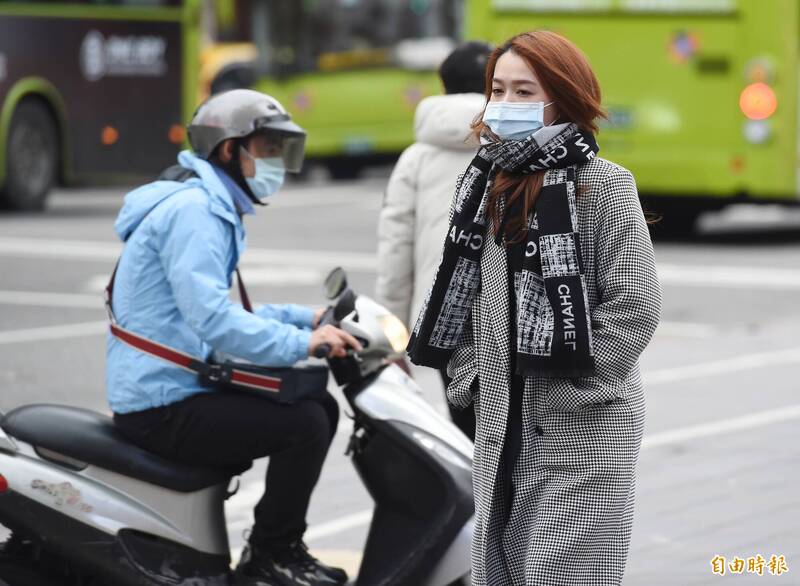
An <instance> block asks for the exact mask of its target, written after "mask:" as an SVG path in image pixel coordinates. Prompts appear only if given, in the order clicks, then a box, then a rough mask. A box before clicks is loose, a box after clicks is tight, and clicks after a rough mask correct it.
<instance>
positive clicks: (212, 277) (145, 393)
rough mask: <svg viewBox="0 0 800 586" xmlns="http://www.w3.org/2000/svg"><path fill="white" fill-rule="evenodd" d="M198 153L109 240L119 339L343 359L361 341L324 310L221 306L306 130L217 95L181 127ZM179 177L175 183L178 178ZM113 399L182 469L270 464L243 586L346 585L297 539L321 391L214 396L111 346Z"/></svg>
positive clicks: (129, 200) (271, 358)
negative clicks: (253, 224)
mask: <svg viewBox="0 0 800 586" xmlns="http://www.w3.org/2000/svg"><path fill="white" fill-rule="evenodd" d="M188 131H189V142H190V144H191V146H192V149H193V152H189V151H184V152H182V153H181V154H180V155H179V157H178V162H179V164H180V165H179V167H177V168H175V167H173V168H172V169H171V170H170V172H169V173H167V174H166V175H165V176H164V177H162V179H161V180H159V181H155V182H153V183H149V184H147V185H144V186H142V187H140V188H138V189H136V190H134V191H133V192H131V193H129V194H128V195H127V196H126V197H125V203H124V205H123V207H122V210H121V211H120V213H119V216H118V218H117V220H116V224H115V229H116V232H117V234H118V235H119V236H120V238H121V239H122V240H123V241H124V242H125V248H124V251H123V254H122V256H121V258H120V262H119V265H118V268H117V272H116V278H115V283H114V297H113V311H114V315H115V317H116V320H117V323H118V324H119V325H120V326H121V327H122V328H125V329H126V330H129V331H132V332H135V333H136V334H138V335H139V336H142V337H145V338H148V339H150V340H152V341H154V342H157V343H159V344H163V345H165V346H170V347H172V348H175V349H177V350H180V351H182V352H184V353H186V354H189V355H192V356H207V355H208V354H209V352H210V351H211V349H213V350H216V351H220V352H224V353H226V354H230V355H233V356H236V357H239V358H243V359H246V360H249V361H251V362H253V363H257V364H263V365H267V366H289V365H292V364H294V363H295V362H297V361H298V360H301V359H303V358H306V357H307V356H309V355H311V354H313V353H314V351H315V349H316V348H317V347H319V346H320V345H322V344H328V345H329V346H330V347H331V351H330V355H331V356H343V355H344V354H345V352H346V350H347V348H348V347H353V348H356V349H360V346H359V343H358V341H357V340H356V339H355V338H353V337H352V336H350V335H349V334H347V333H346V332H344V331H342V330H340V329H337V328H334V327H333V326H322V327H319V328H317V327H316V326H317V322H318V321H319V317H320V315H321V311H317V312H315V311H313V310H312V309H310V308H306V307H301V306H297V305H264V306H261V307H257V308H256V309H255V310H254V313H249V312H247V311H245V309H244V308H243V307H242V306H241V305H239V304H236V303H233V302H232V301H231V300H230V299H229V297H228V291H229V289H230V286H231V282H232V273H233V272H234V269H235V267H236V265H237V264H238V261H239V257H240V255H241V253H242V251H243V249H244V245H245V231H244V226H243V222H242V217H243V216H245V215H248V214H252V213H254V211H255V208H256V206H258V205H259V204H262V203H263V200H264V199H266V198H268V197H269V196H271V195H273V194H274V193H275V192H276V191H277V190H278V188H279V187H280V186H281V183H282V182H283V177H284V171H290V172H291V171H295V172H296V171H299V169H300V165H301V164H302V160H303V146H304V141H305V132H304V131H303V129H302V128H300V127H299V126H298V125H297V124H295V123H294V122H292V121H291V118H290V116H289V114H288V113H287V112H286V110H285V109H284V108H283V106H281V105H280V104H279V103H278V102H277V101H276V100H275V99H273V98H271V97H269V96H267V95H264V94H262V93H259V92H256V91H252V90H232V91H229V92H225V93H222V94H219V95H216V96H213V97H211V98H210V99H209V100H207V101H206V102H205V103H204V104H203V105H202V106H200V108H199V109H198V110H197V112H196V114H195V116H194V119H193V120H192V122H191V124H190V126H189V128H188ZM176 171H177V172H176ZM107 388H108V401H109V404H110V406H111V409H112V410H113V412H114V421H115V423H116V425H117V426H118V428H119V429H120V431H121V432H122V433H123V434H125V435H126V436H127V437H128V438H129V439H130V440H131V441H133V442H134V443H136V444H138V445H140V446H142V447H143V448H145V449H148V450H150V451H153V452H156V453H158V454H160V455H162V456H164V457H167V458H170V459H174V460H177V461H183V462H186V463H190V464H197V465H206V466H218V467H231V466H236V465H240V464H241V463H242V462H248V461H251V460H253V459H256V458H260V457H264V456H270V463H269V469H268V472H267V478H266V490H265V493H264V496H263V497H262V498H261V500H260V501H259V503H258V505H257V506H256V508H255V512H254V516H255V524H254V526H253V530H252V532H251V534H250V537H249V546H248V547H247V548H245V552H244V554H243V556H242V561H241V562H240V564H239V567H238V568H237V570H236V576H237V583H239V584H269V585H275V586H284V585H286V586H289V585H292V586H293V585H295V584H304V585H317V584H326V585H330V584H343V583H345V582H346V580H347V576H346V574H345V573H344V571H343V570H340V569H338V568H331V567H329V566H326V565H324V564H323V563H321V562H320V561H319V560H317V559H315V558H314V557H312V556H311V555H310V554H309V553H308V551H307V548H306V546H305V544H304V543H303V541H302V537H303V533H304V531H305V529H306V522H305V516H306V512H307V509H308V504H309V499H310V496H311V492H312V491H313V489H314V486H315V485H316V483H317V480H318V478H319V473H320V470H321V468H322V464H323V462H324V460H325V457H326V454H327V451H328V448H329V446H330V443H331V441H332V439H333V437H334V434H335V432H336V427H337V423H338V417H339V413H338V406H337V403H336V401H335V399H334V398H333V397H332V396H331V395H330V394H329V393H328V392H327V391H326V390H325V389H320V392H319V393H318V394H315V395H313V396H312V397H311V398H306V399H303V400H300V401H298V402H296V403H293V404H290V405H287V404H281V403H277V402H274V401H270V400H268V399H265V398H262V397H259V396H256V395H250V394H245V393H222V392H216V391H213V390H212V389H210V388H208V387H206V386H203V385H202V384H200V382H199V381H198V379H197V376H196V375H195V374H193V373H191V372H188V371H185V370H181V369H180V368H177V367H176V366H174V365H172V364H170V363H168V362H165V361H162V360H159V359H158V358H155V357H152V356H150V355H147V354H145V353H142V352H140V351H139V350H137V349H135V348H132V347H130V346H127V345H126V344H124V343H123V342H121V341H120V340H118V339H117V338H115V337H114V336H109V339H108V346H107Z"/></svg>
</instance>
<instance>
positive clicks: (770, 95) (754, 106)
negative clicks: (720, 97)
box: [739, 81, 778, 120]
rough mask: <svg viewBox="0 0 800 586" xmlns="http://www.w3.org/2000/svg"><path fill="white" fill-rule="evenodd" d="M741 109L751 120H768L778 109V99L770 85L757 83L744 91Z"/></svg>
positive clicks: (741, 98) (740, 101) (741, 97)
mask: <svg viewBox="0 0 800 586" xmlns="http://www.w3.org/2000/svg"><path fill="white" fill-rule="evenodd" d="M739 108H740V109H741V110H742V114H744V115H745V116H747V117H748V118H749V119H750V120H766V119H767V118H769V117H770V116H772V115H773V114H774V113H775V110H777V109H778V97H777V96H776V95H775V90H773V89H772V88H771V87H770V86H769V85H767V84H766V83H764V82H762V81H757V82H755V83H751V84H750V85H748V86H747V87H745V88H744V89H743V90H742V93H741V95H740V96H739Z"/></svg>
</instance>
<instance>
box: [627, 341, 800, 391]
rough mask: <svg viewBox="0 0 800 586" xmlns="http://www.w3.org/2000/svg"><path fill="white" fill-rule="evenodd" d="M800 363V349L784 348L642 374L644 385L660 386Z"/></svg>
mask: <svg viewBox="0 0 800 586" xmlns="http://www.w3.org/2000/svg"><path fill="white" fill-rule="evenodd" d="M797 362H800V348H786V349H784V350H773V351H771V352H756V353H753V354H743V355H741V356H735V357H733V358H723V359H721V360H711V361H709V362H701V363H699V364H689V365H687V366H673V367H670V368H661V369H658V370H652V371H650V372H644V373H642V378H643V379H644V384H645V385H661V384H665V383H671V382H676V381H682V380H687V379H692V378H703V377H708V376H715V375H728V374H732V373H734V372H741V371H743V370H754V369H758V368H764V367H766V366H785V365H787V364H795V363H797Z"/></svg>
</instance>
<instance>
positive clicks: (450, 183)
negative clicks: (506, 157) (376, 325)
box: [376, 94, 485, 326]
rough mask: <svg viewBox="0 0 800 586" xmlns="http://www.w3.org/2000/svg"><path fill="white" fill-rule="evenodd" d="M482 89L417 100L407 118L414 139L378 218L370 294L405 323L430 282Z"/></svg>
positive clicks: (471, 148)
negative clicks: (373, 288)
mask: <svg viewBox="0 0 800 586" xmlns="http://www.w3.org/2000/svg"><path fill="white" fill-rule="evenodd" d="M484 103H485V100H484V97H483V95H482V94H449V95H444V96H431V97H428V98H425V99H424V100H423V101H421V102H420V103H419V106H417V111H416V114H415V116H414V135H415V139H416V142H415V143H414V144H412V145H411V146H410V147H408V148H407V149H406V150H405V151H404V152H403V154H402V155H401V156H400V159H399V160H398V161H397V165H396V166H395V168H394V171H392V176H391V178H390V179H389V185H388V187H387V189H386V197H385V199H384V202H383V209H382V210H381V214H380V219H379V221H378V283H377V286H376V297H377V299H378V301H379V302H380V303H382V304H384V305H385V306H386V307H387V308H388V309H389V310H390V311H392V313H394V314H395V315H397V316H398V317H399V318H400V319H402V320H403V322H405V323H406V324H407V325H409V326H413V325H414V322H415V321H416V319H417V314H418V313H419V310H420V307H421V306H422V302H423V300H424V298H425V294H426V293H427V291H428V289H429V288H430V286H431V283H432V281H433V277H434V273H435V272H436V267H437V265H438V262H439V255H440V253H441V250H442V245H443V243H444V238H445V235H446V233H447V227H448V211H449V208H450V201H451V200H452V198H453V192H454V191H455V186H456V180H457V179H458V176H459V175H460V174H461V173H463V172H464V170H465V169H466V168H467V165H469V162H470V161H471V160H472V157H473V156H474V154H475V152H476V150H477V143H476V142H475V141H474V140H472V139H469V140H468V137H469V135H470V124H471V123H472V121H473V120H474V119H475V116H476V115H477V114H478V113H479V112H480V111H481V109H482V108H483V105H484Z"/></svg>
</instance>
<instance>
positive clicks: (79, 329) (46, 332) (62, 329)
mask: <svg viewBox="0 0 800 586" xmlns="http://www.w3.org/2000/svg"><path fill="white" fill-rule="evenodd" d="M106 331H108V322H107V321H105V320H104V321H90V322H83V323H77V324H66V325H62V326H47V327H43V328H27V329H24V330H7V331H4V332H3V331H0V345H3V344H19V343H22V342H41V341H45V340H61V339H63V338H76V337H81V336H96V335H98V334H103V333H105V332H106Z"/></svg>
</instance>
